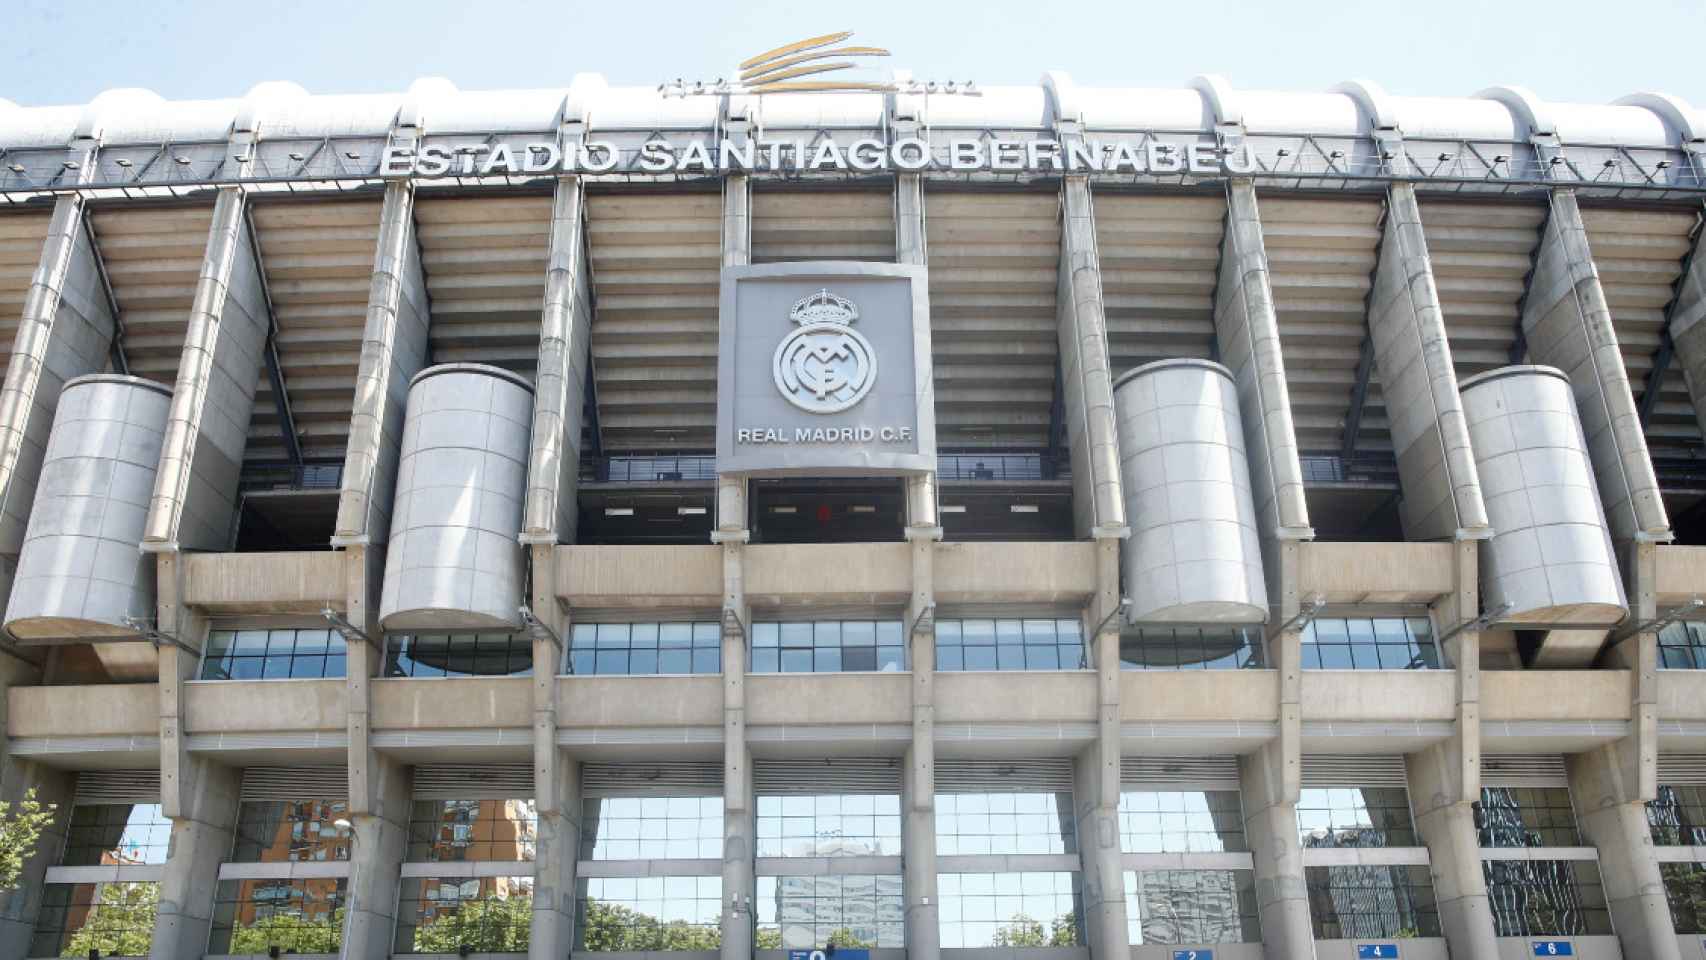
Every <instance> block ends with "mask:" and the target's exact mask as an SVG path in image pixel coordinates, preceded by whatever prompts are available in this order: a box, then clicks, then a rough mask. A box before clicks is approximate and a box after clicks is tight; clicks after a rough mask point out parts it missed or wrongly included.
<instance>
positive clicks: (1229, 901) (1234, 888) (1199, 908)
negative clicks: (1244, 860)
mask: <svg viewBox="0 0 1706 960" xmlns="http://www.w3.org/2000/svg"><path fill="white" fill-rule="evenodd" d="M1125 903H1126V934H1127V936H1128V937H1130V939H1131V943H1132V946H1137V945H1139V944H1145V943H1155V944H1180V945H1186V944H1197V943H1260V942H1261V939H1262V926H1261V923H1260V921H1258V920H1257V918H1256V881H1255V875H1254V872H1253V871H1250V870H1138V871H1132V870H1128V871H1126V873H1125Z"/></svg>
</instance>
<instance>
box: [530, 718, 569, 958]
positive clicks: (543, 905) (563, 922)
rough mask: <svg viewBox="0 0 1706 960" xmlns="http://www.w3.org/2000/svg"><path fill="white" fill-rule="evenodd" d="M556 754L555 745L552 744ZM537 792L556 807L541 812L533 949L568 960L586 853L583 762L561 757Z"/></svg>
mask: <svg viewBox="0 0 1706 960" xmlns="http://www.w3.org/2000/svg"><path fill="white" fill-rule="evenodd" d="M551 749H552V750H556V749H557V747H556V744H554V743H553V744H552V745H551ZM543 772H544V771H543V770H536V771H535V774H534V776H535V781H534V782H535V785H536V786H535V790H536V792H538V793H539V794H541V795H543V794H545V793H547V792H549V793H551V794H553V795H554V796H555V797H556V799H557V802H556V803H555V804H554V805H553V809H552V810H550V811H546V810H545V809H543V808H541V809H540V810H539V834H538V837H539V839H538V843H537V844H536V845H535V854H534V859H533V876H534V885H533V936H532V940H531V945H530V947H529V951H530V955H531V956H535V957H548V958H556V957H567V956H569V948H570V947H571V946H573V944H574V925H575V901H576V887H577V878H576V876H575V868H576V864H577V863H578V861H579V858H580V850H581V805H580V795H581V789H580V764H579V763H577V762H576V761H575V760H574V758H573V757H568V756H559V757H558V758H557V759H556V760H555V761H553V763H552V764H551V769H550V771H549V776H550V777H551V778H552V779H551V781H550V783H549V784H548V787H549V790H547V789H545V786H546V785H545V782H544V781H541V780H538V779H537V778H538V776H539V775H540V774H541V773H543Z"/></svg>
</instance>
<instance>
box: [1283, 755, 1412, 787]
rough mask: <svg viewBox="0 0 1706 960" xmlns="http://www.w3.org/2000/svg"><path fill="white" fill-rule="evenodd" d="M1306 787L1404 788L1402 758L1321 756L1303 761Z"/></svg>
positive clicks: (1406, 779)
mask: <svg viewBox="0 0 1706 960" xmlns="http://www.w3.org/2000/svg"><path fill="white" fill-rule="evenodd" d="M1303 785H1304V786H1306V787H1406V786H1408V785H1409V782H1408V778H1407V777H1406V776H1405V773H1404V758H1403V757H1396V756H1394V757H1349V756H1336V755H1331V754H1321V755H1318V756H1306V757H1304V758H1303Z"/></svg>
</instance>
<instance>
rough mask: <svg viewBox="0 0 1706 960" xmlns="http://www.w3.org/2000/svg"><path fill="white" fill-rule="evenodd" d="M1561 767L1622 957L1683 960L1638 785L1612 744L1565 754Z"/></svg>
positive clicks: (1644, 959)
mask: <svg viewBox="0 0 1706 960" xmlns="http://www.w3.org/2000/svg"><path fill="white" fill-rule="evenodd" d="M1565 766H1566V769H1567V770H1568V771H1569V776H1570V796H1571V797H1572V798H1573V799H1574V800H1575V803H1576V807H1577V810H1578V811H1579V817H1580V820H1581V827H1582V834H1583V836H1585V837H1586V839H1587V840H1588V842H1590V843H1592V844H1593V845H1594V847H1595V848H1596V849H1597V850H1598V851H1599V875H1600V880H1601V881H1602V882H1603V883H1604V885H1605V899H1606V902H1607V903H1608V904H1609V905H1610V907H1611V924H1612V927H1613V928H1614V929H1615V930H1616V931H1617V939H1618V940H1620V941H1622V944H1623V955H1624V956H1625V957H1641V958H1643V960H1646V958H1651V960H1682V953H1681V951H1680V950H1679V949H1678V945H1677V937H1676V933H1675V932H1674V928H1673V927H1672V925H1671V916H1670V904H1669V902H1668V900H1667V899H1666V896H1665V885H1664V878H1663V877H1662V876H1660V874H1659V864H1658V860H1657V859H1656V858H1655V857H1654V856H1653V839H1652V833H1651V828H1650V827H1649V826H1648V824H1647V810H1646V804H1645V803H1644V802H1643V798H1642V797H1641V795H1640V787H1639V785H1638V784H1635V783H1631V782H1629V780H1628V779H1627V777H1626V776H1625V772H1624V769H1623V764H1622V763H1621V762H1620V758H1619V757H1618V751H1617V749H1616V747H1615V745H1607V746H1604V747H1599V748H1597V749H1594V750H1590V751H1588V752H1587V753H1580V754H1575V755H1573V756H1568V757H1566V758H1565Z"/></svg>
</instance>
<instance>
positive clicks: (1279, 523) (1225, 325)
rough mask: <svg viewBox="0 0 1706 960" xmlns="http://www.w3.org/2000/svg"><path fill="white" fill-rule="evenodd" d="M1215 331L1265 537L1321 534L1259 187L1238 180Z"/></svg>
mask: <svg viewBox="0 0 1706 960" xmlns="http://www.w3.org/2000/svg"><path fill="white" fill-rule="evenodd" d="M1214 330H1215V341H1216V344H1217V345H1218V347H1219V351H1220V362H1221V363H1223V364H1225V365H1226V367H1227V369H1229V370H1231V371H1232V380H1233V382H1234V383H1235V384H1236V385H1237V387H1238V408H1239V412H1240V413H1241V414H1242V415H1243V419H1244V446H1245V449H1247V450H1248V451H1249V452H1250V485H1251V489H1252V490H1253V491H1254V495H1255V499H1256V514H1257V517H1258V519H1259V522H1260V523H1261V533H1262V536H1263V537H1265V538H1266V537H1278V538H1280V539H1283V540H1308V539H1310V538H1312V537H1314V535H1315V532H1314V531H1313V530H1311V529H1310V527H1309V508H1308V506H1307V505H1306V504H1305V503H1304V499H1303V466H1302V464H1301V463H1300V462H1299V461H1298V458H1297V429H1296V427H1295V425H1294V424H1293V422H1292V416H1291V394H1290V392H1289V391H1288V389H1287V387H1286V378H1285V361H1284V358H1283V357H1282V355H1281V353H1280V340H1279V320H1278V319H1277V318H1276V317H1275V315H1274V297H1273V289H1272V286H1271V284H1270V282H1269V279H1268V254H1267V247H1266V245H1265V244H1264V242H1263V240H1262V221H1261V217H1260V215H1259V214H1258V212H1257V210H1256V187H1255V184H1254V183H1252V182H1251V181H1249V180H1232V181H1230V182H1229V183H1228V184H1227V187H1226V238H1225V240H1224V242H1223V243H1222V245H1221V255H1220V279H1219V282H1218V284H1217V285H1216V287H1215V304H1214Z"/></svg>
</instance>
